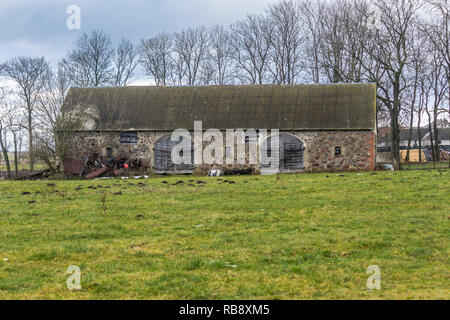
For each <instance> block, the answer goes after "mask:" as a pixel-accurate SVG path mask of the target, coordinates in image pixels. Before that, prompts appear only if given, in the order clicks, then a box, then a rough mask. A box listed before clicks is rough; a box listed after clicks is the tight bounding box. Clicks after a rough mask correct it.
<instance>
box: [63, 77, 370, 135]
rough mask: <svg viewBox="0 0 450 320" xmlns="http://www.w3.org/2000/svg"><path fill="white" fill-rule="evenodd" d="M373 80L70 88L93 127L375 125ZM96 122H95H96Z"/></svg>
mask: <svg viewBox="0 0 450 320" xmlns="http://www.w3.org/2000/svg"><path fill="white" fill-rule="evenodd" d="M375 95H376V88H375V85H374V84H327V85H243V86H182V87H142V86H141V87H132V86H131V87H121V88H117V87H105V88H72V89H71V90H70V91H69V94H68V96H67V98H66V102H65V106H66V107H68V108H71V109H72V110H76V111H77V112H81V113H82V114H85V115H86V114H90V115H92V120H93V121H92V125H91V126H90V127H89V128H86V129H91V130H130V129H134V130H174V129H177V128H184V129H188V130H192V129H193V125H194V121H196V120H201V121H202V122H203V129H208V128H216V129H233V128H242V129H248V128H254V129H263V128H265V129H280V130H316V129H317V130H357V129H364V130H373V129H374V128H375V123H376V114H375V113H376V110H375V109H376V108H375ZM94 122H95V124H94Z"/></svg>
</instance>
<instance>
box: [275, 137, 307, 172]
mask: <svg viewBox="0 0 450 320" xmlns="http://www.w3.org/2000/svg"><path fill="white" fill-rule="evenodd" d="M281 141H282V143H280V148H281V146H282V148H283V150H280V153H282V154H283V159H282V161H281V159H280V165H281V167H280V168H281V169H282V170H284V171H291V170H300V169H303V143H302V142H301V141H300V140H299V139H297V138H296V137H294V136H291V135H289V134H282V135H281Z"/></svg>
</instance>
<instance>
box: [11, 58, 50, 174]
mask: <svg viewBox="0 0 450 320" xmlns="http://www.w3.org/2000/svg"><path fill="white" fill-rule="evenodd" d="M49 73H50V67H49V65H48V63H47V61H45V59H44V58H43V57H42V58H28V57H18V58H14V59H12V60H11V61H9V62H7V63H6V64H5V65H4V74H5V75H6V76H7V77H8V78H9V79H10V80H12V81H14V82H15V83H16V85H17V90H16V92H15V93H16V94H17V96H18V97H19V99H20V108H21V109H22V110H23V112H24V115H25V118H26V129H27V131H28V151H29V153H30V170H34V154H33V148H34V144H33V143H34V140H33V130H34V120H35V119H34V116H35V108H36V105H37V102H38V99H39V95H40V94H41V93H42V90H43V88H44V85H45V78H46V77H48V74H49Z"/></svg>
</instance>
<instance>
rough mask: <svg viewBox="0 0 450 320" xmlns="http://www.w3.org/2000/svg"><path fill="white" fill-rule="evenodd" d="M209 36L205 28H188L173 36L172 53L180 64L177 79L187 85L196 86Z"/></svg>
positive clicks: (205, 54)
mask: <svg viewBox="0 0 450 320" xmlns="http://www.w3.org/2000/svg"><path fill="white" fill-rule="evenodd" d="M208 41H209V35H208V32H207V31H206V28H205V27H199V28H197V29H191V28H188V29H186V30H182V31H181V32H179V33H176V34H175V35H174V52H175V53H176V54H177V56H178V58H179V61H178V62H179V63H181V66H180V69H178V71H179V72H182V73H183V74H181V73H180V74H179V75H178V78H179V79H183V76H184V78H185V83H186V84H188V85H196V84H198V75H199V71H200V67H201V64H202V62H203V61H204V59H205V58H206V56H207V54H208Z"/></svg>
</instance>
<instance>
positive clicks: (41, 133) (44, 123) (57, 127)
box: [36, 62, 83, 172]
mask: <svg viewBox="0 0 450 320" xmlns="http://www.w3.org/2000/svg"><path fill="white" fill-rule="evenodd" d="M70 78H71V77H70V70H68V69H67V66H66V65H65V64H64V63H62V62H60V63H59V64H58V68H57V69H56V71H55V72H54V73H52V74H51V75H49V77H48V78H47V79H46V82H45V91H43V92H42V94H41V95H40V97H39V103H38V105H37V108H36V109H37V112H36V113H37V117H36V118H37V130H36V131H37V134H36V136H37V148H36V149H37V155H38V156H39V157H40V159H41V160H43V161H44V162H45V163H46V164H47V166H48V167H49V169H50V170H51V171H52V172H55V171H57V170H58V168H59V167H60V166H61V163H62V161H63V160H64V158H65V156H66V153H67V149H68V144H69V140H70V139H71V137H72V135H73V132H74V131H75V130H77V129H79V128H80V127H81V123H80V121H81V120H80V119H83V116H82V115H76V114H74V113H73V112H71V111H70V110H68V109H67V108H64V99H65V97H66V95H67V93H68V91H69V89H70V87H71V85H72V82H71V80H70Z"/></svg>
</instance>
